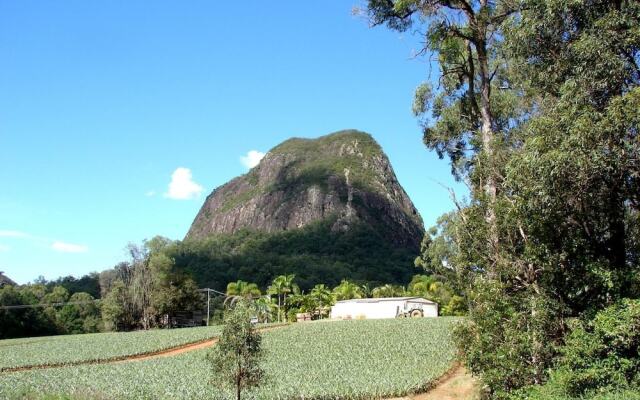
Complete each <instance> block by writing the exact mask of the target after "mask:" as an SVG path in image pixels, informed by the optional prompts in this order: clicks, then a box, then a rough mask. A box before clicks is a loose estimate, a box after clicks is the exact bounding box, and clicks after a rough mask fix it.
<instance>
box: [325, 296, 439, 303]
mask: <svg viewBox="0 0 640 400" xmlns="http://www.w3.org/2000/svg"><path fill="white" fill-rule="evenodd" d="M386 301H410V302H412V303H425V304H436V303H435V302H434V301H431V300H427V299H425V298H422V297H378V298H373V299H351V300H340V301H338V302H336V304H344V303H382V302H386Z"/></svg>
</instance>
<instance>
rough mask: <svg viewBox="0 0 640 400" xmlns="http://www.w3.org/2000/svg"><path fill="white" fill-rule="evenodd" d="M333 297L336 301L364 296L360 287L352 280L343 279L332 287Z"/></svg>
mask: <svg viewBox="0 0 640 400" xmlns="http://www.w3.org/2000/svg"><path fill="white" fill-rule="evenodd" d="M333 297H334V298H335V299H336V301H340V300H351V299H361V298H363V297H364V293H362V288H361V287H360V286H358V285H357V284H355V283H353V282H349V281H348V280H346V279H343V280H342V282H340V284H339V285H338V286H336V287H335V288H333Z"/></svg>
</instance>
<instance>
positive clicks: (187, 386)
mask: <svg viewBox="0 0 640 400" xmlns="http://www.w3.org/2000/svg"><path fill="white" fill-rule="evenodd" d="M457 321H459V319H457V318H438V319H427V318H425V319H399V320H378V321H374V320H368V321H367V320H364V321H340V322H316V323H306V324H294V325H291V326H288V327H284V328H279V329H274V330H271V331H268V332H265V333H264V334H263V337H264V342H263V346H264V349H265V352H266V356H265V359H264V364H263V365H264V368H265V370H266V374H267V382H266V383H265V384H264V385H263V386H262V387H261V388H260V389H259V390H257V391H255V392H252V393H248V396H247V397H246V398H247V399H249V398H251V399H283V400H284V399H301V398H304V399H372V398H381V397H387V396H394V395H395V396H397V395H403V394H407V393H411V392H415V391H420V390H421V389H424V388H425V387H427V386H428V384H429V382H431V381H433V380H434V379H435V378H437V377H439V376H440V375H442V374H443V373H444V372H445V371H447V370H448V369H449V368H450V367H451V365H452V363H453V361H454V357H455V350H454V346H453V344H452V342H451V330H452V327H453V325H454V324H455V323H456V322H457ZM1 344H2V342H0V345H1ZM207 351H208V350H206V349H205V350H198V351H193V352H189V353H184V354H182V355H178V356H175V357H166V358H157V359H152V360H146V361H133V362H128V363H120V364H100V365H82V366H74V367H65V368H51V369H36V370H32V371H24V372H5V373H1V374H0V398H9V399H11V398H23V397H24V396H25V394H27V395H28V396H29V398H40V397H44V396H46V395H49V396H50V395H60V396H69V397H72V398H74V397H77V398H100V399H200V398H217V399H223V398H228V397H227V396H225V394H224V393H220V392H219V391H217V390H216V389H214V388H212V387H211V386H210V385H209V384H208V383H207V382H208V380H209V370H210V368H209V366H208V364H207V362H206V360H205V355H206V353H207ZM48 398H51V397H48Z"/></svg>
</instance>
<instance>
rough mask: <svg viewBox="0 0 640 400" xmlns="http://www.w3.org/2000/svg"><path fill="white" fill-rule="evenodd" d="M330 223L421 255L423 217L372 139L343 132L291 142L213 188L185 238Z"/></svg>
mask: <svg viewBox="0 0 640 400" xmlns="http://www.w3.org/2000/svg"><path fill="white" fill-rule="evenodd" d="M327 218H332V219H333V220H334V222H333V228H332V230H348V229H349V228H350V226H351V225H352V224H354V223H366V224H369V225H371V226H373V227H374V228H376V229H378V230H380V229H381V230H384V231H385V236H386V237H388V238H389V240H390V241H392V242H393V243H395V244H398V245H402V246H404V247H409V248H412V249H418V248H419V245H420V241H421V240H422V236H423V233H424V228H423V223H422V218H421V217H420V215H419V213H418V211H417V210H416V208H415V207H414V205H413V203H412V202H411V200H410V199H409V196H407V194H406V192H405V191H404V189H403V188H402V186H400V184H399V183H398V180H397V178H396V176H395V173H394V172H393V168H392V167H391V164H390V162H389V159H388V158H387V156H386V155H385V154H384V152H383V151H382V148H381V147H380V145H379V144H378V143H377V142H376V141H375V140H374V139H373V137H371V135H369V134H367V133H364V132H360V131H355V130H347V131H340V132H336V133H332V134H329V135H326V136H322V137H319V138H317V139H303V138H292V139H289V140H286V141H284V142H282V143H281V144H279V145H277V146H276V147H274V148H273V149H271V150H270V151H269V152H268V153H267V154H266V155H265V156H264V158H263V159H262V160H261V161H260V163H259V164H258V165H257V166H256V167H254V168H253V169H251V170H250V171H249V172H248V173H246V174H245V175H242V176H240V177H237V178H235V179H233V180H231V181H229V182H228V183H226V184H224V185H222V186H220V187H218V188H216V189H215V190H214V191H213V192H212V193H211V194H210V195H209V196H208V197H207V199H206V201H205V203H204V205H203V206H202V208H201V210H200V212H199V213H198V215H197V216H196V218H195V220H194V221H193V224H192V225H191V228H190V229H189V232H188V233H187V236H186V239H200V238H204V237H206V236H208V235H211V234H215V233H234V232H236V231H237V230H239V229H242V228H247V229H252V230H257V231H264V232H277V231H282V230H288V229H296V228H301V227H303V226H305V225H307V224H309V223H312V222H315V221H319V220H323V219H327Z"/></svg>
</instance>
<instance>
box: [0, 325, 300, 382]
mask: <svg viewBox="0 0 640 400" xmlns="http://www.w3.org/2000/svg"><path fill="white" fill-rule="evenodd" d="M285 326H288V325H278V326H270V327H267V328H258V331H259V332H266V331H270V330H272V329H278V328H283V327H285ZM216 343H218V338H217V337H216V338H212V339H206V340H203V341H199V342H194V343H187V344H183V345H180V346H176V347H171V348H169V349H164V350H158V351H153V352H149V353H142V354H134V355H130V356H121V357H114V358H108V359H105V360H83V361H76V362H69V363H59V364H46V365H27V366H24V367H15V368H4V369H0V373H6V372H20V371H28V370H32V369H47V368H62V367H76V366H78V365H89V364H91V365H95V364H121V363H126V362H132V361H143V360H150V359H152V358H160V357H172V356H177V355H178V354H182V353H186V352H189V351H194V350H200V349H204V348H207V347H211V346H213V345H214V344H216Z"/></svg>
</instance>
